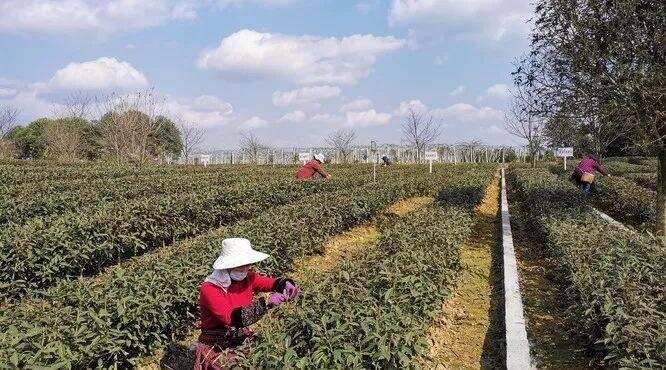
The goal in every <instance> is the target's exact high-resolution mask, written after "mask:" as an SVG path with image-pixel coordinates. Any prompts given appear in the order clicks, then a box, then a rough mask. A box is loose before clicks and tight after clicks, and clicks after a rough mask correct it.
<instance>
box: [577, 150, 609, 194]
mask: <svg viewBox="0 0 666 370" xmlns="http://www.w3.org/2000/svg"><path fill="white" fill-rule="evenodd" d="M597 171H599V172H600V173H601V174H602V175H607V176H610V174H609V173H608V171H606V168H605V167H604V166H603V165H602V164H601V161H599V159H598V158H597V156H595V155H588V156H587V157H585V158H583V159H582V160H581V161H580V162H579V163H578V165H577V166H576V168H575V169H574V172H573V173H572V174H571V180H573V181H574V182H576V185H577V186H578V187H579V188H580V190H582V191H583V192H584V193H587V194H589V193H590V191H591V190H592V186H593V184H594V179H595V173H596V172H597Z"/></svg>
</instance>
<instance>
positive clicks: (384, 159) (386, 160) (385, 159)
mask: <svg viewBox="0 0 666 370" xmlns="http://www.w3.org/2000/svg"><path fill="white" fill-rule="evenodd" d="M391 164H393V163H392V162H391V160H390V159H389V157H387V156H383V157H382V166H390V165H391Z"/></svg>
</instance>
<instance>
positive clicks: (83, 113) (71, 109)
mask: <svg viewBox="0 0 666 370" xmlns="http://www.w3.org/2000/svg"><path fill="white" fill-rule="evenodd" d="M94 103H95V98H94V97H93V96H92V95H90V94H88V93H87V92H85V91H75V92H72V93H70V94H69V95H67V96H66V97H65V99H64V100H63V103H62V107H61V108H60V112H59V114H57V115H56V117H59V118H79V119H83V120H89V119H90V118H91V116H92V114H93V110H94Z"/></svg>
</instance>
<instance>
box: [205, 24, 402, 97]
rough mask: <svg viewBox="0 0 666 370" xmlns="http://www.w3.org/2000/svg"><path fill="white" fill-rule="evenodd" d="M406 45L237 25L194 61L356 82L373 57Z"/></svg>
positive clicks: (239, 70)
mask: <svg viewBox="0 0 666 370" xmlns="http://www.w3.org/2000/svg"><path fill="white" fill-rule="evenodd" d="M404 46H405V41H404V40H401V39H396V38H394V37H390V36H389V37H377V36H373V35H352V36H348V37H343V38H335V37H328V38H323V37H317V36H290V35H282V34H271V33H260V32H256V31H253V30H241V31H238V32H236V33H234V34H232V35H230V36H227V37H225V38H224V39H222V41H221V42H220V45H219V46H218V47H217V48H215V49H213V50H208V51H205V52H203V53H202V54H201V56H200V58H199V61H198V65H199V67H200V68H203V69H213V70H218V71H221V72H222V73H223V74H228V75H235V76H236V77H237V75H239V74H240V75H245V76H263V77H280V78H285V79H288V80H292V81H294V82H296V83H299V84H317V83H332V84H355V83H357V82H358V80H359V79H361V78H365V77H367V76H368V75H369V74H370V71H371V70H372V67H373V66H374V65H375V63H376V62H377V58H378V57H379V56H381V55H383V54H386V53H389V52H393V51H396V50H398V49H400V48H402V47H404Z"/></svg>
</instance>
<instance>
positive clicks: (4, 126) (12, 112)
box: [0, 105, 21, 139]
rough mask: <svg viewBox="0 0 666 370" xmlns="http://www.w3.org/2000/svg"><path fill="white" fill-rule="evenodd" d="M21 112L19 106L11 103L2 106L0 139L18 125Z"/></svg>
mask: <svg viewBox="0 0 666 370" xmlns="http://www.w3.org/2000/svg"><path fill="white" fill-rule="evenodd" d="M19 114H21V112H20V111H19V110H18V108H15V107H12V106H9V105H3V106H0V139H2V138H3V137H5V136H6V135H7V134H8V133H9V131H11V129H12V128H13V127H14V125H16V121H17V120H18V116H19Z"/></svg>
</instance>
